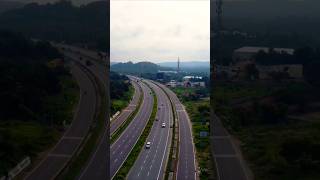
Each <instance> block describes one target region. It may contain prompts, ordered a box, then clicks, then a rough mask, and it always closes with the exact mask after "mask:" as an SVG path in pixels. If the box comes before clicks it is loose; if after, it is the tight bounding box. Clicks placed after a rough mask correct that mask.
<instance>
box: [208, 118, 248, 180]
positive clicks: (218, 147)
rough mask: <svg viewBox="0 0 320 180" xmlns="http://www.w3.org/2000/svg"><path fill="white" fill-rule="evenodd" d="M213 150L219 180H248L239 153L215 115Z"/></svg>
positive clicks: (212, 139)
mask: <svg viewBox="0 0 320 180" xmlns="http://www.w3.org/2000/svg"><path fill="white" fill-rule="evenodd" d="M211 118H213V125H212V132H213V134H212V138H211V148H212V149H213V157H214V160H215V164H216V167H217V178H218V180H233V179H237V180H248V179H249V178H248V176H247V174H246V171H245V169H244V166H245V165H244V164H243V162H242V160H241V158H240V155H239V154H238V153H237V151H236V149H235V147H234V145H233V142H232V139H231V136H230V135H229V133H228V131H227V130H226V129H225V128H224V127H223V125H222V122H221V120H220V118H219V117H218V116H216V115H215V114H213V117H211Z"/></svg>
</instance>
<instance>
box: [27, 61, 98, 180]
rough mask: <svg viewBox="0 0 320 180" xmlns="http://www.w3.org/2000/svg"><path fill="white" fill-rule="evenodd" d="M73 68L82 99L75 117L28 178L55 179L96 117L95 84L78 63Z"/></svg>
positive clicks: (36, 179)
mask: <svg viewBox="0 0 320 180" xmlns="http://www.w3.org/2000/svg"><path fill="white" fill-rule="evenodd" d="M71 68H72V74H73V76H74V77H75V78H76V80H77V81H78V83H79V86H80V101H79V105H78V110H77V112H76V114H75V118H74V120H73V121H72V123H71V125H70V127H69V128H68V130H67V131H66V132H65V133H64V135H63V137H62V138H61V139H60V141H59V142H58V143H57V144H56V145H55V147H54V148H53V149H52V151H51V152H50V153H49V154H48V155H47V157H46V158H45V159H43V160H42V161H41V162H40V164H39V165H38V166H37V167H36V168H35V169H33V170H32V171H31V172H30V173H29V174H28V175H27V177H26V178H25V179H27V180H29V179H30V180H43V179H54V178H55V177H56V176H57V175H58V173H59V172H60V171H61V170H62V169H63V167H64V166H65V165H66V163H67V162H68V161H69V160H70V158H71V157H72V155H73V154H74V152H75V151H76V149H77V148H78V147H79V145H80V143H81V141H82V140H83V138H84V137H85V136H86V134H87V132H88V130H89V127H90V124H91V123H92V120H93V118H94V113H95V108H96V100H97V94H96V90H95V85H94V83H93V82H92V80H91V79H90V78H89V77H88V75H87V74H86V73H84V71H83V70H82V69H80V68H79V67H78V66H77V65H72V66H71ZM84 92H86V93H85V94H84Z"/></svg>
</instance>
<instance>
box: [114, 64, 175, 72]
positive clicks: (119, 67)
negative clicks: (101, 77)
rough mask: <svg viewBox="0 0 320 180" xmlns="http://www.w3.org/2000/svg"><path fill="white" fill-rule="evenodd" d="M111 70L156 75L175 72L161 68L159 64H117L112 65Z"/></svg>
mask: <svg viewBox="0 0 320 180" xmlns="http://www.w3.org/2000/svg"><path fill="white" fill-rule="evenodd" d="M111 70H112V71H116V72H120V73H126V74H140V73H156V72H158V71H159V70H168V71H169V70H173V69H172V68H169V67H167V68H166V67H161V66H159V65H157V64H154V63H151V62H138V63H133V62H127V63H117V64H113V65H111Z"/></svg>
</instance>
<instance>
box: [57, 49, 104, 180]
mask: <svg viewBox="0 0 320 180" xmlns="http://www.w3.org/2000/svg"><path fill="white" fill-rule="evenodd" d="M56 46H57V47H59V49H60V51H61V52H62V53H63V54H64V56H65V57H68V58H71V59H72V60H74V61H77V62H78V63H81V64H82V65H84V66H86V67H87V68H88V69H89V70H90V71H91V72H92V73H93V74H94V76H95V77H96V78H97V79H98V80H99V81H100V84H102V85H103V87H104V90H105V92H106V93H107V92H108V88H109V87H108V86H107V72H108V71H107V69H106V67H104V66H103V65H102V63H98V60H101V59H94V58H89V57H87V56H85V55H84V54H85V53H87V52H88V51H89V50H84V49H82V48H77V47H74V46H69V45H61V44H58V45H56ZM66 47H67V48H66ZM91 54H94V52H92V53H91ZM80 57H81V58H80ZM97 58H98V57H97ZM86 61H90V62H91V63H92V64H91V65H90V66H88V65H86ZM107 96H108V95H107ZM108 107H109V106H108ZM109 122H110V120H109V118H108V117H107V118H106V121H105V128H104V129H103V132H102V133H101V134H102V136H101V137H100V140H99V144H98V146H97V148H96V149H95V150H94V152H93V154H92V155H91V157H90V159H89V162H88V163H87V164H86V166H85V167H84V168H83V169H82V171H81V174H80V176H79V178H78V179H92V178H93V179H101V180H104V179H107V177H108V176H109V175H108V174H109V173H108V167H109V158H108V152H109V142H108V139H109Z"/></svg>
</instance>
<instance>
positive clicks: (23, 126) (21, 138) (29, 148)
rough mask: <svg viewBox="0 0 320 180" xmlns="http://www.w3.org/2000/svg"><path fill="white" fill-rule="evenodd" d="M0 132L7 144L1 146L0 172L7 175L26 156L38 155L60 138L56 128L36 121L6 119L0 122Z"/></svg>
mask: <svg viewBox="0 0 320 180" xmlns="http://www.w3.org/2000/svg"><path fill="white" fill-rule="evenodd" d="M0 134H1V136H2V138H3V140H2V141H3V143H5V144H6V146H3V147H2V148H1V152H2V153H3V155H5V154H6V155H8V154H10V156H3V155H0V156H1V161H0V174H1V175H5V174H6V173H7V171H9V170H10V169H11V168H13V167H14V166H15V165H16V164H17V163H18V162H20V161H21V160H22V159H23V158H24V157H25V156H30V157H32V158H34V157H36V156H37V154H38V153H39V152H42V151H44V150H46V149H48V148H50V147H51V145H52V144H53V142H56V141H57V140H58V139H59V136H60V133H59V131H58V130H56V129H54V128H50V127H47V126H43V125H41V124H39V123H35V122H23V121H14V120H13V121H5V122H1V123H0Z"/></svg>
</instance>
